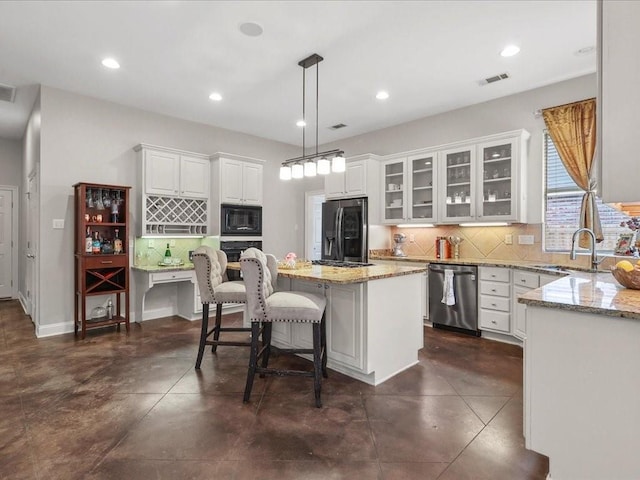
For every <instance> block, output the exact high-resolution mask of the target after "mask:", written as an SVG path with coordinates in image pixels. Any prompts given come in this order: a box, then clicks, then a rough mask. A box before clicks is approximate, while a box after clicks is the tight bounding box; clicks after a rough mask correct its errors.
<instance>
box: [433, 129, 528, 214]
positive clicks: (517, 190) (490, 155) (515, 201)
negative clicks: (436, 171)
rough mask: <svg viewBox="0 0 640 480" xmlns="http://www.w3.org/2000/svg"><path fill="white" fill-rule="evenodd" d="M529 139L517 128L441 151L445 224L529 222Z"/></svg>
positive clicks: (442, 212) (442, 206)
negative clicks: (527, 172) (527, 207)
mask: <svg viewBox="0 0 640 480" xmlns="http://www.w3.org/2000/svg"><path fill="white" fill-rule="evenodd" d="M528 139H529V133H528V132H527V131H525V130H516V131H513V132H507V133H503V134H497V135H490V136H487V137H482V138H478V139H476V141H474V142H473V143H469V144H467V145H466V146H461V147H458V148H455V149H449V150H444V151H442V152H441V161H442V163H443V165H444V166H446V168H444V169H443V170H445V171H444V172H443V174H442V175H441V182H442V185H444V188H443V190H444V191H443V193H442V195H441V202H442V203H441V215H440V223H461V222H462V223H464V222H470V221H472V222H516V223H523V222H525V221H526V201H525V200H526V178H525V175H526V160H527V148H526V147H527V140H528ZM442 197H444V199H443V201H442Z"/></svg>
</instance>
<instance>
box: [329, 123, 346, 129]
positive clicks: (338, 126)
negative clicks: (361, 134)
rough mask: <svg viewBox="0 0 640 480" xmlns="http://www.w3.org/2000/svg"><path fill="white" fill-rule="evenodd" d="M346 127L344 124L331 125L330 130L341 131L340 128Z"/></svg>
mask: <svg viewBox="0 0 640 480" xmlns="http://www.w3.org/2000/svg"><path fill="white" fill-rule="evenodd" d="M344 127H346V125H345V124H344V123H336V124H335V125H331V126H330V127H329V128H330V129H331V130H339V129H340V128H344Z"/></svg>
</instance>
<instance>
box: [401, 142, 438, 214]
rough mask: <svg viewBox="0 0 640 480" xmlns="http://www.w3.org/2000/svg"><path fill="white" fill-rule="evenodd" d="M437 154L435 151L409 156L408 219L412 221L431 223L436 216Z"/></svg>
mask: <svg viewBox="0 0 640 480" xmlns="http://www.w3.org/2000/svg"><path fill="white" fill-rule="evenodd" d="M436 161H437V154H436V153H435V152H432V153H426V154H421V155H414V156H410V157H409V158H408V159H407V163H408V168H409V172H410V175H409V181H410V185H409V192H408V193H409V195H408V209H409V215H408V221H409V222H412V223H433V222H435V220H436V218H437V210H436V205H437V202H436V198H437V197H436V194H437V183H438V182H437V177H436V173H435V172H436Z"/></svg>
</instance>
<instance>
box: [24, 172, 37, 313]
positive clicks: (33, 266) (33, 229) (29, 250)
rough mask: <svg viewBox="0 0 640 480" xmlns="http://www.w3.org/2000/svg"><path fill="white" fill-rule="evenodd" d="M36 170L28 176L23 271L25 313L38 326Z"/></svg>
mask: <svg viewBox="0 0 640 480" xmlns="http://www.w3.org/2000/svg"><path fill="white" fill-rule="evenodd" d="M39 181H40V180H39V176H38V172H37V170H36V171H34V172H33V173H32V174H31V175H29V192H28V195H27V213H28V215H29V219H28V221H27V245H26V248H25V251H26V255H27V265H26V270H25V272H26V273H25V286H26V289H27V291H26V292H25V301H26V307H27V313H28V314H29V315H31V321H32V322H33V323H35V324H36V325H38V259H37V254H38V232H39V231H40V229H39V221H40V207H39V202H40V189H39V185H40V184H39Z"/></svg>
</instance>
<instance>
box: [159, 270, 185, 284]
mask: <svg viewBox="0 0 640 480" xmlns="http://www.w3.org/2000/svg"><path fill="white" fill-rule="evenodd" d="M192 277H193V271H192V270H180V271H174V272H157V273H152V274H151V281H152V282H153V283H163V282H180V281H184V280H191V278H192Z"/></svg>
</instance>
